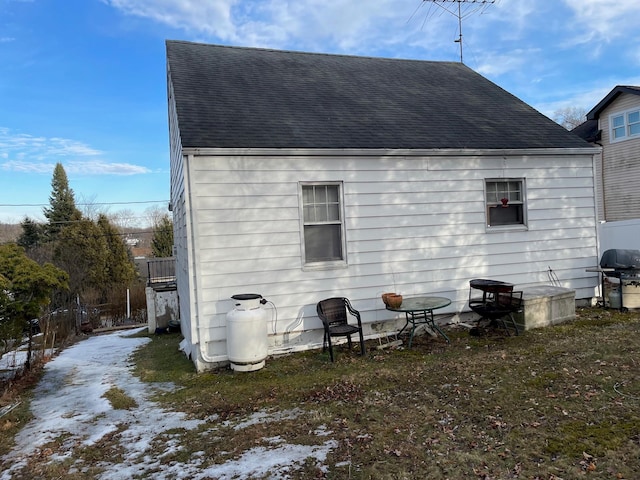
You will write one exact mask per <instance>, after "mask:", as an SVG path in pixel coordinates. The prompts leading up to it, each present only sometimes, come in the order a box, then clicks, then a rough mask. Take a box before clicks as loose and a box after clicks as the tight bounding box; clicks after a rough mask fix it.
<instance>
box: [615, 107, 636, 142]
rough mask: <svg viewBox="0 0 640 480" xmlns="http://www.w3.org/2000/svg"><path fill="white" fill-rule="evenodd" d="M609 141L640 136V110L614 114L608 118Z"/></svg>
mask: <svg viewBox="0 0 640 480" xmlns="http://www.w3.org/2000/svg"><path fill="white" fill-rule="evenodd" d="M609 123H610V124H611V141H612V142H615V141H617V140H625V139H627V138H630V137H635V136H640V110H630V111H628V112H623V113H616V114H614V115H611V117H609Z"/></svg>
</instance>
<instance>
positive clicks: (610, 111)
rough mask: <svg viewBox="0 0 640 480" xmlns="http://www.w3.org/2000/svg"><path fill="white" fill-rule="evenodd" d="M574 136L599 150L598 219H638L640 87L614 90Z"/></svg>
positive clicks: (619, 87)
mask: <svg viewBox="0 0 640 480" xmlns="http://www.w3.org/2000/svg"><path fill="white" fill-rule="evenodd" d="M573 132H574V133H576V134H578V135H579V136H580V137H582V138H583V139H585V140H587V141H588V142H591V143H594V144H598V145H601V146H602V158H601V159H599V160H600V162H601V172H599V173H600V174H599V175H598V185H597V186H598V188H599V195H598V196H599V203H600V205H601V207H600V209H599V219H600V220H603V221H607V222H612V221H621V220H633V219H640V188H638V185H639V184H640V87H633V86H622V85H618V86H616V87H615V88H614V89H613V90H611V92H609V94H608V95H607V96H606V97H604V98H603V99H602V100H601V101H600V102H599V103H598V104H597V105H596V106H595V107H593V109H591V111H590V112H589V113H587V121H586V122H584V123H583V124H582V125H580V126H578V127H576V128H575V129H574V130H573Z"/></svg>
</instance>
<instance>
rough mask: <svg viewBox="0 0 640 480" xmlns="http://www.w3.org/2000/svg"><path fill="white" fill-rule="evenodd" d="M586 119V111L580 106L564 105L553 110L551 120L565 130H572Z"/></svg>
mask: <svg viewBox="0 0 640 480" xmlns="http://www.w3.org/2000/svg"><path fill="white" fill-rule="evenodd" d="M586 119H587V111H586V110H585V109H584V108H581V107H564V108H560V109H558V110H556V111H555V112H553V121H554V122H556V123H559V124H560V125H562V126H563V127H564V128H566V129H567V130H573V129H574V128H576V127H577V126H578V125H581V124H582V123H584V122H585V120H586Z"/></svg>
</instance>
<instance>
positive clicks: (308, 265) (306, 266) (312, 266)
mask: <svg viewBox="0 0 640 480" xmlns="http://www.w3.org/2000/svg"><path fill="white" fill-rule="evenodd" d="M314 185H337V186H338V199H339V201H340V208H339V211H340V237H341V240H342V260H331V261H325V262H307V261H306V258H307V254H306V251H305V242H304V205H303V194H302V187H310V186H314ZM298 208H299V218H300V253H301V255H302V257H301V259H300V260H301V262H302V269H303V270H331V269H337V268H345V267H347V235H346V230H347V229H346V226H345V209H344V185H343V182H342V181H326V182H298Z"/></svg>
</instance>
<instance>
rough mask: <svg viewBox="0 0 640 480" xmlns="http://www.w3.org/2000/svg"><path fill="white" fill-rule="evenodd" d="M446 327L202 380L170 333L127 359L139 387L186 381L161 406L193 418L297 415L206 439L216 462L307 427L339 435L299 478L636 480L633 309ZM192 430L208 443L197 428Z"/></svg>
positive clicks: (638, 348)
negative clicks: (480, 330) (401, 341)
mask: <svg viewBox="0 0 640 480" xmlns="http://www.w3.org/2000/svg"><path fill="white" fill-rule="evenodd" d="M448 333H449V336H450V338H451V344H450V345H447V344H446V343H445V342H444V341H443V340H442V339H440V338H438V339H435V338H432V337H430V336H426V335H425V336H422V337H420V338H418V339H417V340H416V341H414V346H413V348H412V349H411V350H406V349H394V350H377V349H376V348H375V347H376V346H377V342H375V341H372V342H369V343H368V346H369V350H368V352H367V355H366V356H365V357H360V356H358V355H356V352H355V350H354V352H353V353H352V352H348V351H346V349H345V347H339V348H338V350H337V358H336V362H335V363H334V364H331V363H330V362H329V360H328V354H323V353H321V352H320V351H312V352H307V353H303V354H294V355H290V356H286V357H281V358H274V359H268V361H267V365H266V367H265V368H264V369H262V370H259V371H257V372H251V373H234V372H232V371H230V370H222V371H219V372H213V373H206V374H202V375H196V374H195V373H194V371H193V367H192V364H191V363H190V362H189V361H187V360H186V359H185V358H184V357H183V356H182V355H181V354H180V353H179V352H177V344H178V342H179V339H180V338H179V337H178V336H157V337H153V341H152V342H151V343H150V344H149V345H148V346H147V347H145V348H144V349H142V350H140V351H138V353H137V355H136V365H137V372H138V374H139V375H140V376H141V378H143V379H144V380H145V381H149V382H166V381H170V382H174V383H175V384H176V385H178V386H181V387H183V388H179V389H176V390H175V391H174V392H172V393H165V394H162V395H160V396H159V397H158V399H157V400H158V401H160V402H162V403H163V404H165V405H166V406H167V407H168V408H173V409H178V410H181V411H186V412H189V413H190V414H191V415H193V416H194V417H197V418H209V419H215V420H212V421H218V422H219V421H236V422H237V421H240V420H241V419H243V418H246V417H247V416H248V415H250V414H252V413H254V412H257V411H267V412H272V413H273V415H274V417H275V416H276V412H285V411H293V410H295V411H297V412H298V414H297V415H296V416H295V418H283V419H282V420H279V421H273V422H270V423H268V424H265V423H256V424H255V425H253V426H249V427H247V428H242V429H234V428H229V429H227V431H226V432H224V433H225V434H224V435H221V434H220V431H216V432H215V434H212V435H211V437H210V438H207V439H206V440H205V443H206V449H207V453H208V454H209V455H210V461H211V462H214V463H216V462H224V461H226V460H227V459H229V458H232V457H234V456H238V455H241V454H242V452H243V451H244V450H246V449H247V448H249V447H251V446H253V445H256V444H260V443H263V442H264V439H265V437H275V436H279V437H280V438H282V439H284V440H286V441H287V442H288V443H291V444H297V443H299V444H308V443H309V442H314V441H316V442H317V441H318V439H317V437H316V436H313V435H310V432H315V431H318V430H320V429H324V430H326V431H327V432H330V434H329V435H330V437H331V438H333V439H334V440H336V441H337V447H336V448H335V449H333V450H332V452H331V453H330V455H329V457H328V459H327V467H328V473H320V472H318V471H317V470H316V467H314V466H313V465H309V466H308V467H309V468H308V469H306V470H305V471H301V472H298V474H299V477H294V478H312V477H314V475H318V476H319V477H320V478H335V479H345V478H354V479H387V478H388V479H403V478H407V479H409V478H411V479H414V478H451V479H461V478H482V479H490V478H496V479H504V478H527V479H537V478H540V479H570V478H579V477H582V476H583V475H587V476H589V477H590V478H625V479H634V478H640V369H639V365H638V362H639V361H640V356H639V354H640V315H639V314H638V313H624V314H623V313H619V312H617V311H610V310H601V309H581V310H579V311H578V318H577V319H576V320H575V321H573V322H570V323H566V324H564V325H561V326H555V327H549V328H545V329H539V330H533V331H528V332H526V333H524V334H522V335H520V336H518V337H504V336H503V335H502V334H501V332H499V331H495V332H490V331H489V332H487V334H486V335H484V336H480V337H473V336H470V335H469V334H468V333H467V332H466V331H464V330H462V329H460V330H457V329H451V330H450V331H449V332H448ZM187 435H197V436H198V439H197V440H198V441H197V442H194V443H196V444H197V445H194V451H195V449H198V450H199V449H201V448H203V444H202V432H197V433H187ZM194 440H195V438H194ZM189 443H190V442H189V441H186V442H184V444H185V445H189ZM189 453H190V452H188V451H184V450H183V451H181V452H180V455H181V456H188V455H189ZM315 478H317V477H315Z"/></svg>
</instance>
